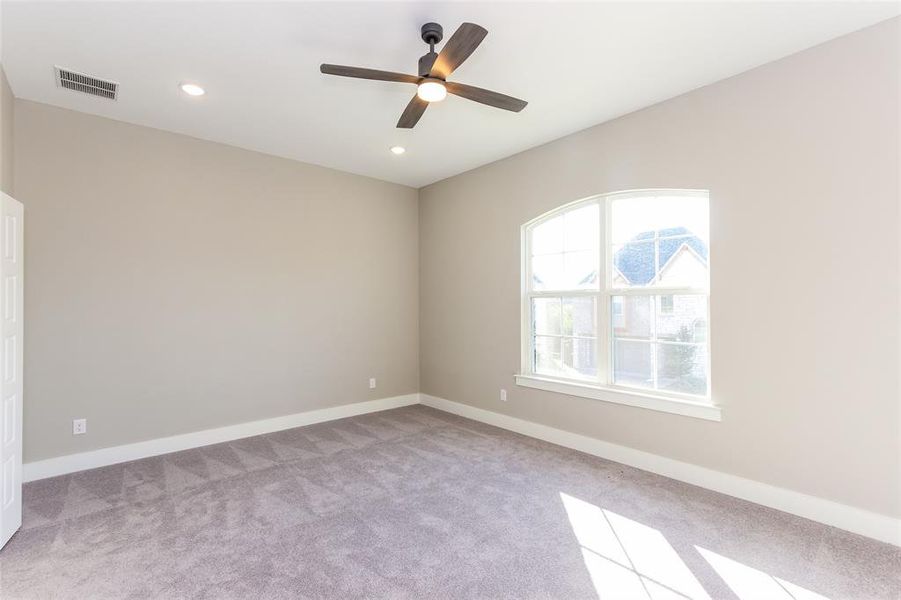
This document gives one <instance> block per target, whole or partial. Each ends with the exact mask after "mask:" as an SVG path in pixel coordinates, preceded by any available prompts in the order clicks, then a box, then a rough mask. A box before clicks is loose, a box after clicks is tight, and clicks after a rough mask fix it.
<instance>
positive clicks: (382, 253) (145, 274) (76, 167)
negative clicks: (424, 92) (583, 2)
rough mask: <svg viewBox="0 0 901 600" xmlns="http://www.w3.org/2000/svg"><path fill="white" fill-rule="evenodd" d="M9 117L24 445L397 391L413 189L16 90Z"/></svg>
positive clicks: (48, 445)
mask: <svg viewBox="0 0 901 600" xmlns="http://www.w3.org/2000/svg"><path fill="white" fill-rule="evenodd" d="M15 119H16V128H15V150H16V163H15V166H16V173H15V177H16V196H17V197H18V199H19V200H21V201H22V202H23V203H24V204H25V210H26V215H27V217H26V232H25V254H26V257H27V259H26V260H27V262H26V265H27V267H26V268H27V271H26V288H25V298H26V302H25V311H26V312H25V314H26V315H27V317H26V327H27V332H26V338H27V341H26V347H25V373H26V375H25V390H26V391H25V394H26V397H27V400H26V403H25V437H24V440H25V461H26V462H28V461H34V460H38V459H43V458H48V457H53V456H59V455H63V454H70V453H73V452H79V451H84V450H89V449H94V448H101V447H106V446H111V445H117V444H123V443H128V442H135V441H138V440H147V439H152V438H157V437H162V436H168V435H173V434H178V433H186V432H191V431H196V430H200V429H204V428H210V427H217V426H222V425H228V424H234V423H241V422H245V421H252V420H256V419H262V418H266V417H274V416H278V415H285V414H290V413H295V412H300V411H305V410H310V409H317V408H324V407H330V406H336V405H339V404H346V403H350V402H356V401H361V400H367V399H374V398H381V397H388V396H394V395H400V394H407V393H413V392H416V391H417V389H418V319H419V316H418V294H417V290H418V267H417V265H418V248H417V244H418V238H417V227H418V209H417V192H416V190H414V189H411V188H407V187H403V186H400V185H394V184H388V183H384V182H380V181H376V180H373V179H367V178H364V177H359V176H356V175H349V174H345V173H341V172H338V171H333V170H329V169H324V168H320V167H314V166H311V165H305V164H301V163H297V162H293V161H289V160H283V159H279V158H274V157H271V156H265V155H262V154H256V153H253V152H248V151H245V150H239V149H236V148H231V147H228V146H223V145H218V144H214V143H209V142H204V141H200V140H196V139H192V138H188V137H184V136H180V135H175V134H171V133H165V132H162V131H158V130H153V129H148V128H144V127H138V126H134V125H127V124H124V123H119V122H116V121H111V120H107V119H102V118H98V117H94V116H89V115H85V114H81V113H76V112H71V111H67V110H62V109H58V108H52V107H49V106H45V105H41V104H35V103H31V102H25V101H21V100H20V101H17V103H16V114H15ZM370 376H374V377H377V378H378V388H377V389H376V390H374V391H370V390H369V388H368V383H369V377H370ZM76 417H86V418H87V419H88V433H87V434H86V435H83V436H77V437H75V436H73V435H72V431H71V428H72V419H73V418H76Z"/></svg>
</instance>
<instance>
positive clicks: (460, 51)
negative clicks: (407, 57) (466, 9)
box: [429, 23, 488, 79]
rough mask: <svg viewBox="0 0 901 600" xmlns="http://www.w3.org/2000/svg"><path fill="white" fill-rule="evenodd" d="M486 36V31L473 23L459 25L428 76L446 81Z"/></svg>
mask: <svg viewBox="0 0 901 600" xmlns="http://www.w3.org/2000/svg"><path fill="white" fill-rule="evenodd" d="M486 35H488V30H487V29H485V28H484V27H481V26H479V25H476V24H475V23H463V24H462V25H460V27H459V28H457V31H455V32H454V35H452V36H451V37H450V39H449V40H447V43H446V44H444V47H443V48H442V49H441V52H439V53H438V58H436V59H435V62H434V63H433V64H432V69H431V71H429V75H430V76H431V77H438V78H439V79H447V76H448V75H450V74H451V73H453V72H454V69H456V68H457V67H459V66H460V65H462V64H463V61H464V60H466V59H467V58H469V55H470V54H472V53H473V52H474V51H475V49H476V48H478V47H479V44H481V43H482V40H484V39H485V36H486Z"/></svg>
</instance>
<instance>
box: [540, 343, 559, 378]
mask: <svg viewBox="0 0 901 600" xmlns="http://www.w3.org/2000/svg"><path fill="white" fill-rule="evenodd" d="M561 343H562V339H561V338H558V337H545V336H541V335H536V336H535V341H534V344H535V345H534V348H535V372H536V373H542V374H544V375H559V374H560V372H561V371H562V368H561V367H562V361H561Z"/></svg>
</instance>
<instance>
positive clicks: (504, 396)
mask: <svg viewBox="0 0 901 600" xmlns="http://www.w3.org/2000/svg"><path fill="white" fill-rule="evenodd" d="M506 401H507V390H501V402H506Z"/></svg>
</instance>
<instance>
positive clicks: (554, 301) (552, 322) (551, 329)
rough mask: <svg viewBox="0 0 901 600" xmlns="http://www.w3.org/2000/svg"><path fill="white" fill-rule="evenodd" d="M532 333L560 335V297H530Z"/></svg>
mask: <svg viewBox="0 0 901 600" xmlns="http://www.w3.org/2000/svg"><path fill="white" fill-rule="evenodd" d="M532 323H533V325H534V327H535V329H534V330H533V333H549V334H551V335H560V334H561V333H562V332H561V330H560V298H532Z"/></svg>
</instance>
